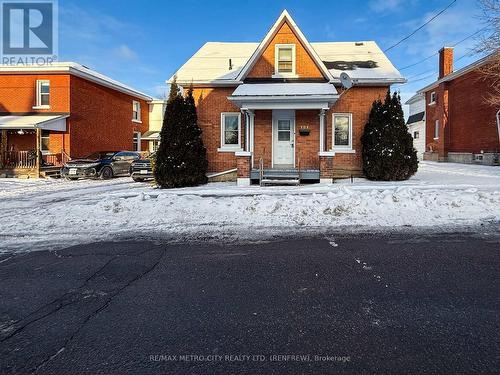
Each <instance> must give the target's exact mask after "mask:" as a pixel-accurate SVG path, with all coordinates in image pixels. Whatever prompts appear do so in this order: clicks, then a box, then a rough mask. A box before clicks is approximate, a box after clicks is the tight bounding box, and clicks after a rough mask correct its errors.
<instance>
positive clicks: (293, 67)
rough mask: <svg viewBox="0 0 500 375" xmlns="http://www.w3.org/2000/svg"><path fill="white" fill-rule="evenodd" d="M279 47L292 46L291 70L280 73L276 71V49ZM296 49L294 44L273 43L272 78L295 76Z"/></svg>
mask: <svg viewBox="0 0 500 375" xmlns="http://www.w3.org/2000/svg"><path fill="white" fill-rule="evenodd" d="M280 48H292V71H291V72H286V73H280V72H279V71H278V50H279V49H280ZM296 56H297V55H296V50H295V44H275V45H274V74H273V75H272V78H297V77H298V76H297V74H296V67H297V58H296Z"/></svg>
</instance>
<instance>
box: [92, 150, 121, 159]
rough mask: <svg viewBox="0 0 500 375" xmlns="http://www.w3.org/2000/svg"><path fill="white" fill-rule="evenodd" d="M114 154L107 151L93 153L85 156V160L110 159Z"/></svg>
mask: <svg viewBox="0 0 500 375" xmlns="http://www.w3.org/2000/svg"><path fill="white" fill-rule="evenodd" d="M114 154H115V152H107V151H102V152H94V153H93V154H90V155H89V156H87V157H86V158H85V159H89V160H101V159H111V158H112V157H113V155H114Z"/></svg>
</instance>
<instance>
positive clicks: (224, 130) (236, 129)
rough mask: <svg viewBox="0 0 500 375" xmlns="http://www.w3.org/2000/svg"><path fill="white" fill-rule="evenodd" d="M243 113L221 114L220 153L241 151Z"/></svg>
mask: <svg viewBox="0 0 500 375" xmlns="http://www.w3.org/2000/svg"><path fill="white" fill-rule="evenodd" d="M240 134H241V113H239V112H224V113H221V141H220V143H221V148H220V149H219V151H233V152H234V151H238V150H240V149H241V141H240V138H241V137H240Z"/></svg>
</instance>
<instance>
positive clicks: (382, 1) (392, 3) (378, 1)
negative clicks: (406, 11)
mask: <svg viewBox="0 0 500 375" xmlns="http://www.w3.org/2000/svg"><path fill="white" fill-rule="evenodd" d="M403 3H405V1H403V0H372V1H370V2H369V3H368V6H369V7H370V9H371V10H373V11H374V12H378V13H381V12H387V11H389V12H393V11H395V10H398V9H399V7H400V6H401V5H402V4H403Z"/></svg>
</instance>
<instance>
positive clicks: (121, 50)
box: [113, 44, 137, 60]
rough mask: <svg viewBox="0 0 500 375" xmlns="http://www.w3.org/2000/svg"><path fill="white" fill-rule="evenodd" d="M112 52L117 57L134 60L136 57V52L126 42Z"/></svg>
mask: <svg viewBox="0 0 500 375" xmlns="http://www.w3.org/2000/svg"><path fill="white" fill-rule="evenodd" d="M113 52H114V54H115V55H116V56H117V57H119V58H122V59H125V60H135V59H136V58H137V54H136V53H135V52H134V51H132V49H131V48H130V47H129V46H127V45H126V44H122V45H120V46H118V47H117V48H115V49H114V51H113Z"/></svg>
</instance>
